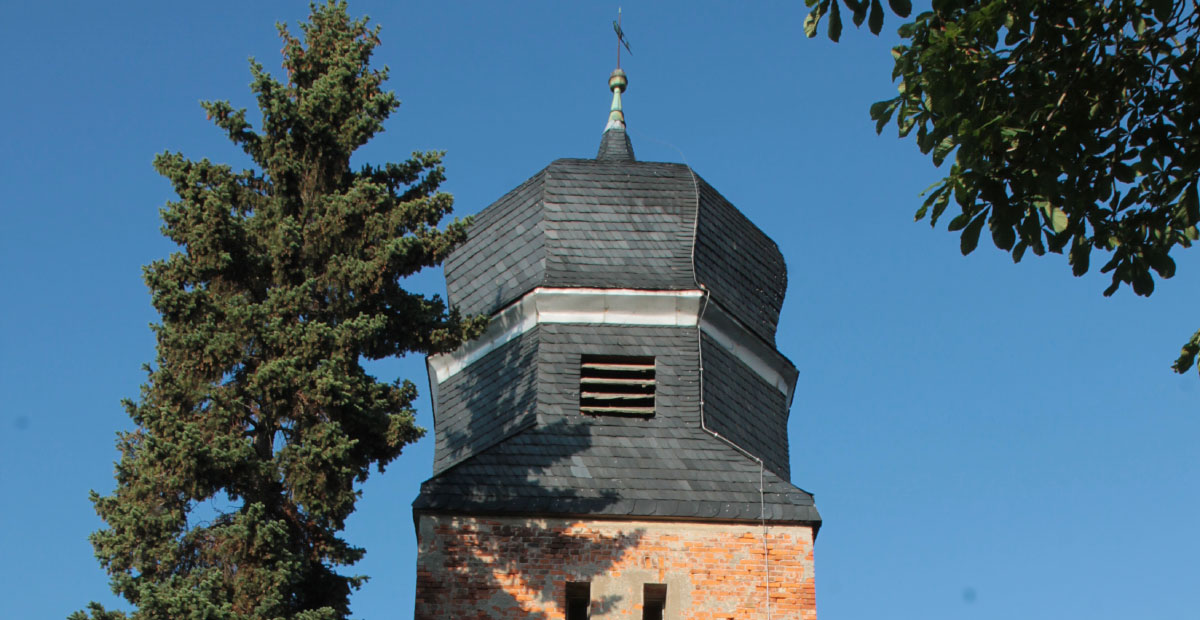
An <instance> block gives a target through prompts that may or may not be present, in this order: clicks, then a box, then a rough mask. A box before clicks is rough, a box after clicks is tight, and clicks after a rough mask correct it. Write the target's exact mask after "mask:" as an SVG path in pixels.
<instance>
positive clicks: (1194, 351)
mask: <svg viewBox="0 0 1200 620" xmlns="http://www.w3.org/2000/svg"><path fill="white" fill-rule="evenodd" d="M1197 355H1200V331H1197V332H1196V333H1194V334H1192V337H1191V338H1190V339H1188V341H1187V342H1186V343H1185V344H1184V345H1183V349H1181V350H1180V351H1179V358H1178V359H1176V360H1175V363H1174V364H1172V365H1171V368H1172V369H1173V370H1174V371H1175V372H1177V373H1179V374H1183V373H1185V372H1187V371H1188V370H1190V369H1191V367H1192V366H1193V365H1195V363H1196V356H1197Z"/></svg>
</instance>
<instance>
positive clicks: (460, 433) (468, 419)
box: [433, 328, 538, 474]
mask: <svg viewBox="0 0 1200 620" xmlns="http://www.w3.org/2000/svg"><path fill="white" fill-rule="evenodd" d="M537 341H538V329H536V328H535V329H533V330H530V331H528V332H526V333H525V334H523V335H521V336H519V337H517V338H515V339H513V340H511V341H509V342H508V343H506V344H504V345H503V346H501V347H500V348H498V349H496V350H495V351H492V352H491V353H488V354H487V355H486V356H484V357H483V358H482V359H480V360H477V361H476V362H475V363H473V364H471V365H470V366H468V367H467V368H464V369H463V370H462V371H461V372H459V373H458V374H455V375H453V376H451V377H450V378H448V379H446V380H445V381H443V382H442V383H441V384H439V385H438V390H437V400H438V403H437V418H436V419H435V420H434V432H435V434H436V436H437V440H436V444H435V445H436V448H435V453H434V459H433V471H434V473H435V474H437V473H440V472H442V471H443V470H445V469H446V468H447V467H450V466H452V465H453V464H455V463H457V462H459V461H461V460H462V459H464V458H468V457H470V456H471V455H472V454H475V453H477V452H479V451H480V450H482V449H484V448H486V447H488V446H490V445H492V444H494V443H496V442H498V441H502V440H503V439H504V438H505V437H508V436H509V435H511V434H512V433H514V432H516V431H518V430H520V429H521V428H524V427H527V426H529V425H531V424H533V423H534V422H535V421H536V418H535V412H536V409H537V390H538V384H537V363H536V355H537V351H538V346H537Z"/></svg>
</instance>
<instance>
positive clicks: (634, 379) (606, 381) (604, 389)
mask: <svg viewBox="0 0 1200 620" xmlns="http://www.w3.org/2000/svg"><path fill="white" fill-rule="evenodd" d="M579 387H580V390H579V410H580V411H581V412H582V413H586V414H593V415H596V414H600V415H603V414H611V415H637V416H651V415H654V389H655V381H654V358H653V357H621V356H601V355H584V356H583V358H582V360H581V363H580V367H579Z"/></svg>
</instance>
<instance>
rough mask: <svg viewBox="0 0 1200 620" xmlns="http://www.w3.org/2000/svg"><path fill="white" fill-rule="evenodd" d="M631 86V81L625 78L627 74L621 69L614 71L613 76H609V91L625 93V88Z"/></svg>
mask: <svg viewBox="0 0 1200 620" xmlns="http://www.w3.org/2000/svg"><path fill="white" fill-rule="evenodd" d="M628 85H629V79H628V78H626V77H625V72H624V71H622V70H620V69H614V70H613V72H612V75H610V76H608V89H609V90H615V91H617V92H619V93H623V92H625V87H626V86H628Z"/></svg>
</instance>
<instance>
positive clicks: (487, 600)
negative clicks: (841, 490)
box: [415, 514, 816, 620]
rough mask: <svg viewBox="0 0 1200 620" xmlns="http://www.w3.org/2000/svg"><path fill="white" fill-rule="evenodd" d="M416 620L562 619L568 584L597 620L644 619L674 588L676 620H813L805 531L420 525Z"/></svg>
mask: <svg viewBox="0 0 1200 620" xmlns="http://www.w3.org/2000/svg"><path fill="white" fill-rule="evenodd" d="M418 538H419V555H418V561H417V602H416V616H415V617H416V618H417V620H443V619H450V618H453V619H455V620H461V619H467V618H471V619H477V618H497V619H498V618H521V619H523V620H562V619H563V618H565V611H564V604H565V596H566V594H565V588H566V583H567V582H589V583H590V584H591V597H590V598H591V610H590V611H591V613H590V618H592V619H594V620H599V619H609V618H612V619H615V618H641V617H642V592H643V586H644V585H645V584H647V583H654V584H666V586H667V603H666V607H665V610H664V616H663V617H664V618H667V619H670V620H718V619H719V620H726V619H730V618H737V619H738V620H758V619H764V620H765V619H766V618H767V617H768V613H767V596H766V592H767V590H768V574H769V586H770V587H769V592H770V607H771V610H770V611H771V613H770V617H771V618H773V619H798V620H815V618H816V603H815V601H814V582H813V546H812V543H813V536H812V528H811V527H809V526H807V525H778V524H775V525H770V527H768V528H766V529H765V530H764V528H763V527H762V526H761V525H754V524H728V523H698V522H664V521H629V520H591V519H589V520H576V519H557V518H537V519H530V518H520V517H477V516H445V515H430V514H421V515H419V516H418Z"/></svg>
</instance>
